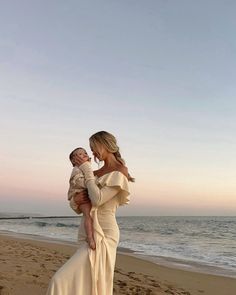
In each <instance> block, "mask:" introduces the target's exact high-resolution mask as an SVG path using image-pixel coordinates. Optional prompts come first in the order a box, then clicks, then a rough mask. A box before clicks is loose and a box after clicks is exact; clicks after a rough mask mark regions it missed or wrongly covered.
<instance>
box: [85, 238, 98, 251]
mask: <svg viewBox="0 0 236 295" xmlns="http://www.w3.org/2000/svg"><path fill="white" fill-rule="evenodd" d="M86 240H87V242H88V244H89V247H90V248H91V249H92V250H95V249H96V243H95V241H94V238H93V237H87V239H86Z"/></svg>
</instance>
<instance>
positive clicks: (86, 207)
mask: <svg viewBox="0 0 236 295" xmlns="http://www.w3.org/2000/svg"><path fill="white" fill-rule="evenodd" d="M75 155H78V156H79V157H80V158H81V159H84V160H86V161H90V158H89V156H88V154H87V152H86V150H85V149H83V148H81V147H79V148H76V149H74V150H73V151H72V152H71V153H70V156H69V158H70V161H71V163H72V165H73V169H72V172H71V176H70V187H69V190H68V200H69V201H70V207H71V208H72V209H73V210H74V211H75V212H76V213H77V214H80V213H81V212H82V213H83V215H84V226H85V232H86V235H87V242H88V244H89V247H90V248H91V249H93V250H95V248H96V244H95V240H94V236H93V220H92V217H91V216H90V210H91V208H92V204H91V202H90V200H88V201H87V202H85V203H81V204H80V205H79V206H78V205H77V204H76V203H75V200H74V197H75V195H76V193H79V192H81V191H83V190H86V186H85V179H84V175H83V172H82V171H81V170H80V169H79V167H77V166H76V165H75V163H74V156H75Z"/></svg>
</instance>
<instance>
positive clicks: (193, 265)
mask: <svg viewBox="0 0 236 295" xmlns="http://www.w3.org/2000/svg"><path fill="white" fill-rule="evenodd" d="M1 235H6V236H9V237H13V238H14V237H16V238H19V239H26V240H28V239H29V240H36V241H43V242H46V243H54V244H62V245H67V246H72V247H76V245H77V243H76V242H73V241H67V240H63V239H58V238H52V237H46V236H42V235H35V234H28V233H27V234H26V233H17V232H12V231H7V230H5V231H4V230H0V236H1ZM117 253H119V254H129V255H131V256H133V257H137V258H138V259H142V260H145V261H150V262H152V263H154V264H157V265H160V266H166V267H170V268H174V269H177V270H178V269H179V270H185V271H191V272H197V273H203V274H209V275H216V276H222V277H228V278H234V279H236V271H233V270H230V269H226V268H221V267H217V266H213V265H209V264H206V263H203V262H202V263H199V262H196V261H191V260H185V259H178V258H173V257H163V256H152V255H146V254H143V253H142V252H137V251H134V250H132V249H129V248H125V247H120V246H118V249H117Z"/></svg>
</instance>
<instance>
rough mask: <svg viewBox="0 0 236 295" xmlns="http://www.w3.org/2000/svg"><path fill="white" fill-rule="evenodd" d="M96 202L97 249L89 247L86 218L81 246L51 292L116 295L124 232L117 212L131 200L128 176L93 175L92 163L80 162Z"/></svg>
mask: <svg viewBox="0 0 236 295" xmlns="http://www.w3.org/2000/svg"><path fill="white" fill-rule="evenodd" d="M80 169H81V170H82V171H83V173H84V175H85V183H86V187H87V189H88V194H89V198H90V199H91V202H92V205H93V206H92V209H91V212H90V214H91V216H92V218H93V227H94V238H95V242H96V250H92V249H90V248H89V247H88V244H87V242H86V233H85V229H84V228H85V227H84V219H83V217H82V221H81V223H80V227H79V231H78V249H77V251H76V252H75V254H74V255H73V256H72V257H71V258H70V259H69V260H68V261H67V262H66V263H65V264H64V265H63V266H62V267H61V268H60V269H59V270H58V271H57V272H56V273H55V274H54V276H53V277H52V279H51V281H50V284H49V287H48V290H47V295H112V294H113V274H114V268H115V260H116V249H117V245H118V242H119V237H120V232H119V227H118V225H117V222H116V217H115V213H116V210H117V208H118V207H119V206H120V205H124V204H128V203H129V185H128V180H127V177H126V176H125V175H124V174H123V173H122V172H120V171H112V172H109V173H107V174H104V175H102V176H101V177H96V176H94V175H93V171H92V168H91V165H90V164H89V163H88V162H86V163H84V164H82V165H81V166H80Z"/></svg>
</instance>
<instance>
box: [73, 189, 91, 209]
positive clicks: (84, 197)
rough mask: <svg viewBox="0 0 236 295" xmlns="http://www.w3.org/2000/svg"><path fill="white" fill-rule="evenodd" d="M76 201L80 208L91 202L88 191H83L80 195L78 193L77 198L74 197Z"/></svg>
mask: <svg viewBox="0 0 236 295" xmlns="http://www.w3.org/2000/svg"><path fill="white" fill-rule="evenodd" d="M74 201H75V203H76V204H77V205H78V207H79V206H80V205H83V204H86V203H89V202H90V199H89V197H88V191H87V190H83V191H81V192H80V193H76V194H75V196H74Z"/></svg>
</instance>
